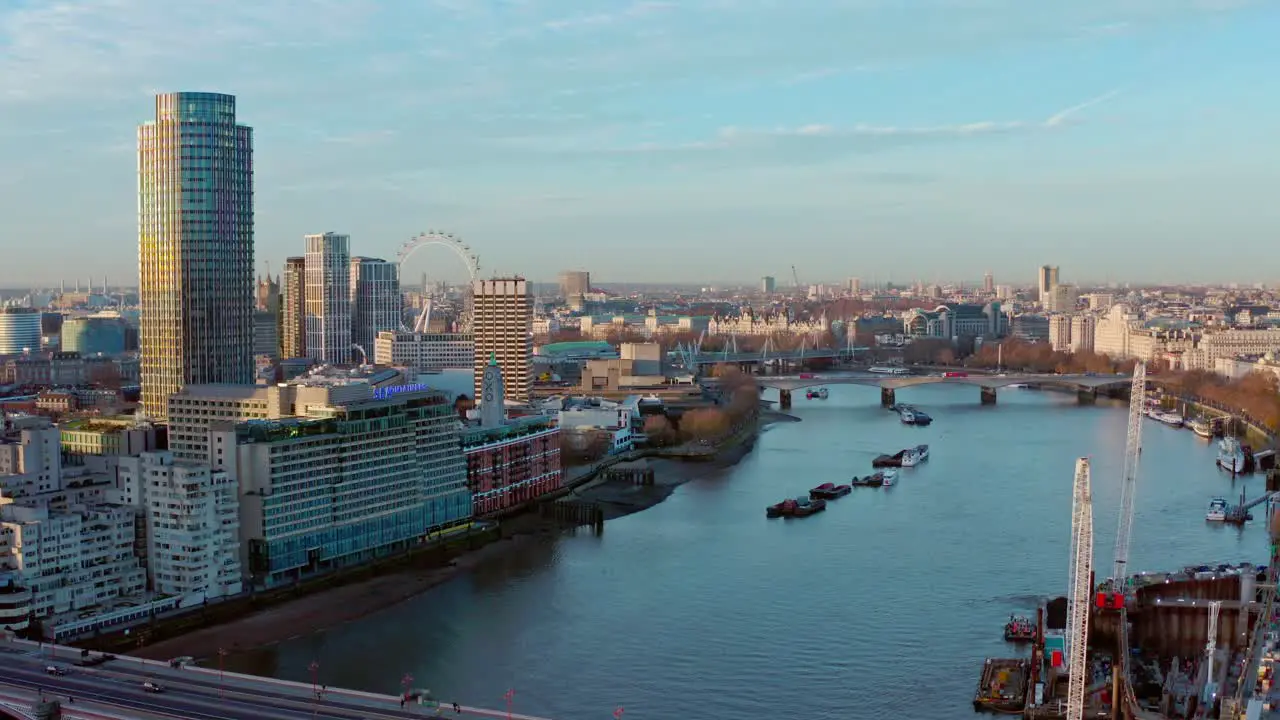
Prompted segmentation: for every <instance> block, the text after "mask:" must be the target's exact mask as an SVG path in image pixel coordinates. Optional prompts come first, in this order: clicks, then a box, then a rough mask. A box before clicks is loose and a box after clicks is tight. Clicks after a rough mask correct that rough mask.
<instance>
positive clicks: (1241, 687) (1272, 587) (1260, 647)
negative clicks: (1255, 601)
mask: <svg viewBox="0 0 1280 720" xmlns="http://www.w3.org/2000/svg"><path fill="white" fill-rule="evenodd" d="M1267 523H1268V530H1269V531H1270V533H1271V561H1270V564H1269V565H1268V566H1267V581H1266V582H1265V583H1263V584H1261V585H1259V586H1258V587H1259V589H1261V590H1262V611H1261V612H1260V613H1258V619H1257V620H1255V621H1254V625H1253V633H1252V634H1251V635H1250V636H1249V645H1248V646H1247V647H1246V648H1245V651H1244V663H1243V667H1242V668H1241V669H1240V682H1239V683H1237V685H1236V692H1235V695H1234V696H1233V697H1232V698H1231V702H1230V703H1228V702H1226V701H1224V702H1223V708H1222V712H1221V713H1219V717H1222V718H1232V719H1233V720H1234V719H1235V718H1244V717H1246V713H1247V712H1248V709H1249V706H1251V705H1254V704H1255V703H1256V704H1258V705H1261V704H1262V700H1261V699H1259V698H1255V697H1254V690H1255V688H1256V687H1257V684H1258V664H1259V663H1260V662H1261V660H1262V655H1263V653H1264V652H1266V648H1265V645H1266V637H1267V633H1268V632H1270V630H1271V624H1272V623H1273V622H1274V621H1275V619H1276V617H1275V611H1276V604H1275V603H1276V581H1277V579H1278V578H1280V546H1277V544H1276V541H1277V539H1280V513H1273V514H1271V515H1270V516H1269V517H1268V518H1267ZM1246 702H1247V703H1248V705H1246Z"/></svg>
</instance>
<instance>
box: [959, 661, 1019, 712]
mask: <svg viewBox="0 0 1280 720" xmlns="http://www.w3.org/2000/svg"><path fill="white" fill-rule="evenodd" d="M1030 670H1031V662H1030V661H1029V660H1027V659H1026V658H987V662H986V663H985V664H984V665H983V667H982V677H981V678H980V679H979V680H978V691H977V692H976V693H975V694H974V696H973V709H974V711H976V712H983V711H989V712H998V713H1020V712H1022V710H1023V708H1025V707H1026V705H1027V681H1028V679H1029V678H1030V677H1031V672H1030Z"/></svg>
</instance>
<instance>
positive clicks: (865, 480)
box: [850, 473, 891, 487]
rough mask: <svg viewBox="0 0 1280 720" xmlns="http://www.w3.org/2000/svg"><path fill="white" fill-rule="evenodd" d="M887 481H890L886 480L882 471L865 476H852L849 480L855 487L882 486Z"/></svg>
mask: <svg viewBox="0 0 1280 720" xmlns="http://www.w3.org/2000/svg"><path fill="white" fill-rule="evenodd" d="M889 482H891V481H887V478H886V477H885V474H884V473H876V474H874V475H868V476H866V477H857V476H854V478H853V480H851V481H850V483H852V484H853V485H854V486H855V487H884V486H885V485H887V484H889Z"/></svg>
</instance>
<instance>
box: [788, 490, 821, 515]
mask: <svg viewBox="0 0 1280 720" xmlns="http://www.w3.org/2000/svg"><path fill="white" fill-rule="evenodd" d="M795 502H796V507H795V509H794V510H792V511H791V517H809V516H810V515H813V514H814V513H820V512H822V511H823V510H826V509H827V501H826V500H823V499H822V498H817V499H812V500H811V499H809V498H807V497H804V496H803V495H801V496H800V497H798V498H796V500H795Z"/></svg>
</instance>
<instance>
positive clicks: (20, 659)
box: [0, 645, 539, 720]
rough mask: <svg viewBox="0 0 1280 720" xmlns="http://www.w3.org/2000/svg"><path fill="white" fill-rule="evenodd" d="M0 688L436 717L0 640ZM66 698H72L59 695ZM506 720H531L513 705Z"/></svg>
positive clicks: (176, 707)
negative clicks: (80, 662)
mask: <svg viewBox="0 0 1280 720" xmlns="http://www.w3.org/2000/svg"><path fill="white" fill-rule="evenodd" d="M50 664H54V665H57V666H59V667H61V668H64V669H65V670H66V674H65V675H53V674H50V673H48V672H46V669H45V668H46V667H48V666H49V665H50ZM0 666H3V667H4V670H3V673H0V689H14V690H21V691H25V692H26V693H30V692H36V693H43V694H44V695H45V696H47V697H51V698H57V699H62V700H63V701H64V709H67V710H70V709H73V708H74V707H75V706H76V705H80V706H85V705H89V704H91V705H93V706H95V709H102V708H109V709H110V710H111V712H112V714H114V715H117V716H123V717H139V718H155V717H160V718H166V717H167V718H185V719H188V720H305V719H307V718H312V719H314V720H377V719H379V718H423V717H437V711H436V709H435V708H434V707H429V706H426V705H422V706H419V705H415V704H412V703H410V704H409V705H408V706H407V707H405V708H401V707H399V705H398V702H397V701H396V700H394V699H390V698H388V699H387V700H384V701H380V700H373V699H365V698H361V697H352V696H351V695H349V694H344V693H341V692H340V691H337V690H335V691H332V692H324V691H322V692H320V693H313V692H312V689H311V688H310V687H306V686H300V687H290V686H287V685H267V684H266V683H259V682H249V681H246V680H243V679H241V676H232V675H231V674H228V675H227V676H226V677H225V678H224V679H222V680H220V679H219V677H218V675H216V674H211V673H207V672H193V671H189V670H182V669H171V668H169V667H167V666H163V665H161V666H145V665H140V664H137V663H136V662H134V661H130V660H126V659H123V658H121V659H116V660H112V661H109V662H107V663H104V664H102V665H97V666H94V667H80V666H76V665H75V664H74V663H73V662H72V661H71V660H70V659H55V660H50V659H49V658H48V657H45V656H43V655H42V654H40V652H39V651H38V650H33V649H29V648H24V647H16V646H13V645H10V646H0ZM147 681H151V682H154V683H157V684H159V685H160V686H161V687H162V688H163V691H162V692H159V693H153V692H148V691H147V690H145V689H144V688H143V683H144V682H147ZM67 698H73V702H71V703H67V702H66V699H67ZM439 716H444V717H455V718H476V717H491V718H497V717H506V716H507V713H506V712H501V713H499V712H498V711H493V710H485V709H481V708H470V707H464V708H462V712H461V713H454V712H453V711H452V708H450V709H449V710H448V711H446V712H442V713H441V714H440V715H439ZM511 717H512V718H513V720H522V719H523V720H539V719H537V718H529V717H528V716H523V715H520V714H518V713H513V714H512V715H511Z"/></svg>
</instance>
